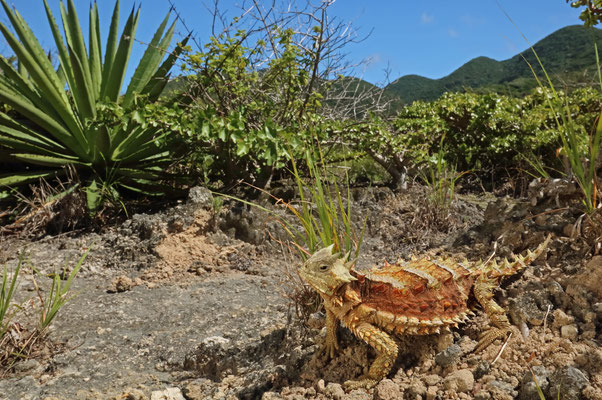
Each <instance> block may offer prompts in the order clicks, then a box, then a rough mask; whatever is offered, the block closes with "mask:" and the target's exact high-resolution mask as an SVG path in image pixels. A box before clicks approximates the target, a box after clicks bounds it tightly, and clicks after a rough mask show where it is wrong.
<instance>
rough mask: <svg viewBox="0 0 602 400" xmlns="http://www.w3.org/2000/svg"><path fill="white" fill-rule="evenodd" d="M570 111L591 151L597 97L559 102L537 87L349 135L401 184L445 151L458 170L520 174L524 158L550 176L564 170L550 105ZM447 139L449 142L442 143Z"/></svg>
mask: <svg viewBox="0 0 602 400" xmlns="http://www.w3.org/2000/svg"><path fill="white" fill-rule="evenodd" d="M550 101H552V102H556V103H559V105H561V107H565V105H566V107H567V110H569V112H570V114H571V117H570V120H571V124H572V126H573V129H575V130H577V131H579V132H580V133H582V134H580V135H579V137H581V138H582V139H583V140H582V141H581V142H580V146H582V147H583V148H586V147H587V146H588V140H587V137H588V135H587V133H588V132H590V131H591V129H592V127H593V126H594V122H595V120H596V117H597V115H598V113H599V110H600V107H601V104H602V101H601V98H600V92H599V91H598V90H596V89H593V88H583V89H578V90H575V91H573V92H572V93H571V94H569V95H566V94H564V93H562V92H559V94H558V98H556V97H555V96H554V95H553V93H551V92H550V91H548V90H545V89H542V88H537V89H535V90H534V91H533V92H532V93H531V94H530V95H529V96H526V97H524V98H512V97H508V96H504V95H498V94H494V93H489V94H475V93H446V94H444V95H443V96H442V97H441V98H440V99H438V100H436V101H434V102H422V101H416V102H414V103H412V104H411V105H408V106H405V107H404V108H403V109H402V110H401V111H400V112H399V114H398V115H397V117H396V119H395V120H394V121H393V123H392V129H391V128H388V127H387V123H386V122H385V121H381V120H378V119H373V121H372V123H371V124H366V125H365V126H364V127H363V128H360V129H353V130H347V131H346V132H345V134H346V137H347V138H349V139H351V140H353V142H354V143H355V144H356V146H357V148H358V150H363V151H365V152H366V153H368V154H370V155H371V156H372V157H373V158H374V159H375V160H377V161H378V162H379V163H381V165H382V166H383V167H384V168H385V169H386V170H387V171H389V172H390V173H391V175H392V176H393V178H394V179H396V180H397V179H399V177H400V176H401V170H402V169H404V168H405V169H409V170H410V172H411V170H412V169H413V168H415V167H419V166H421V165H423V164H431V165H434V163H435V161H434V159H433V158H432V157H431V156H430V155H431V154H439V152H440V150H443V154H444V161H445V162H446V163H448V165H455V166H456V168H457V169H458V170H460V171H466V170H472V171H475V172H477V173H478V172H479V171H480V172H481V173H484V172H489V173H493V174H495V173H497V172H500V171H503V170H504V169H509V168H513V169H515V168H518V167H521V165H522V164H524V163H523V162H522V160H523V159H524V158H525V155H529V156H535V157H538V158H539V159H541V160H542V161H543V165H544V167H545V168H546V169H549V170H554V171H556V170H559V169H561V168H562V165H561V162H560V160H559V159H558V158H556V157H555V152H556V149H557V148H559V147H560V146H561V145H562V141H561V136H560V132H559V124H558V119H557V116H556V115H555V112H554V111H553V110H552V109H551V108H550V106H549V102H550ZM443 137H445V140H444V141H442V140H441V139H442V138H443Z"/></svg>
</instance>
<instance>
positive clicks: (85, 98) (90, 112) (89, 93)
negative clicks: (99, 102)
mask: <svg viewBox="0 0 602 400" xmlns="http://www.w3.org/2000/svg"><path fill="white" fill-rule="evenodd" d="M69 56H70V57H71V66H72V67H73V75H74V77H75V84H76V87H75V88H72V92H73V97H74V98H75V105H76V107H77V110H78V111H79V113H80V115H81V117H82V118H83V119H84V120H85V119H93V118H94V117H95V116H96V98H95V96H94V87H93V85H92V81H91V78H90V75H89V74H86V69H87V63H86V62H85V60H82V59H80V58H79V56H78V55H77V53H76V52H74V51H73V50H72V49H71V46H69ZM87 139H88V140H87V143H88V145H89V144H90V138H87ZM89 150H90V149H89Z"/></svg>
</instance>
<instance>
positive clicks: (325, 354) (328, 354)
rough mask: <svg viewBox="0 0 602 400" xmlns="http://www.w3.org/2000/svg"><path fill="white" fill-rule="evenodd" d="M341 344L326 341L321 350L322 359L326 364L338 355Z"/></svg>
mask: <svg viewBox="0 0 602 400" xmlns="http://www.w3.org/2000/svg"><path fill="white" fill-rule="evenodd" d="M338 350H339V344H338V343H337V342H336V341H334V340H326V342H324V345H323V346H322V349H321V350H320V352H321V355H320V359H321V360H322V361H324V362H326V361H330V360H332V359H333V358H335V356H336V355H337V352H338Z"/></svg>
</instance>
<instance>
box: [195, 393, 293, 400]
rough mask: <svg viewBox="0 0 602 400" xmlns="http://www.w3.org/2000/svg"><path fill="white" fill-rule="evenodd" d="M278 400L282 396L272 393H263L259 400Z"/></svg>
mask: <svg viewBox="0 0 602 400" xmlns="http://www.w3.org/2000/svg"><path fill="white" fill-rule="evenodd" d="M280 399H282V396H280V394H278V393H274V392H265V393H264V394H263V395H262V396H261V400H280ZM199 400H200V398H199Z"/></svg>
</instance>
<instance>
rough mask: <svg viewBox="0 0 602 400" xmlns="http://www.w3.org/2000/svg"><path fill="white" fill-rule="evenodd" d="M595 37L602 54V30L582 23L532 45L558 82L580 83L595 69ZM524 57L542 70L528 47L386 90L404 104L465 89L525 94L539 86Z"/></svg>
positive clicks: (398, 82)
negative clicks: (586, 74) (499, 57)
mask: <svg viewBox="0 0 602 400" xmlns="http://www.w3.org/2000/svg"><path fill="white" fill-rule="evenodd" d="M592 38H594V40H595V41H596V43H597V44H598V48H599V50H600V52H601V53H602V30H600V29H595V28H593V29H591V30H590V29H587V28H585V27H583V26H581V25H574V26H567V27H565V28H562V29H559V30H557V31H556V32H554V33H552V34H551V35H549V36H547V37H545V38H544V39H542V40H540V41H539V42H537V43H536V44H535V45H534V46H533V47H534V48H535V51H536V52H537V54H538V56H539V58H540V59H541V61H542V63H543V65H544V67H545V68H546V70H547V71H548V73H549V74H550V75H552V77H553V79H554V80H555V81H556V83H560V84H561V85H566V84H570V83H574V82H580V83H581V82H583V79H584V72H585V71H587V72H589V75H590V77H591V76H594V71H595V69H596V59H595V53H594V46H593V43H592ZM525 59H526V60H527V61H528V62H529V64H531V66H532V67H533V68H534V69H535V71H536V72H538V73H540V72H541V68H540V67H539V63H538V62H537V59H536V58H535V56H534V54H533V52H532V51H531V49H530V48H527V49H526V50H524V51H523V52H522V53H520V54H517V55H515V56H514V57H512V58H510V59H508V60H504V61H496V60H493V59H491V58H487V57H477V58H475V59H473V60H470V61H469V62H467V63H466V64H464V65H463V66H461V67H460V68H458V69H457V70H455V71H454V72H452V73H451V74H449V75H448V76H446V77H444V78H441V79H429V78H425V77H422V76H419V75H406V76H402V77H401V78H399V79H397V80H396V81H394V82H393V83H391V84H389V85H388V86H387V87H386V88H385V91H386V92H388V93H390V94H392V95H395V96H398V97H399V98H400V99H401V100H402V102H404V103H411V102H412V101H414V100H435V99H437V98H438V97H439V96H441V95H442V94H443V93H445V92H448V91H454V92H456V91H464V90H466V89H471V90H473V91H477V92H485V91H497V92H501V93H507V94H513V95H522V94H525V93H526V92H528V91H529V90H530V89H532V88H533V87H535V86H536V85H537V82H536V81H535V79H534V78H533V73H532V72H531V69H530V68H529V65H528V64H527V62H526V61H525Z"/></svg>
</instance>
